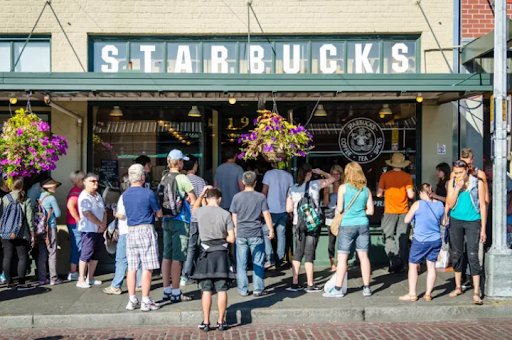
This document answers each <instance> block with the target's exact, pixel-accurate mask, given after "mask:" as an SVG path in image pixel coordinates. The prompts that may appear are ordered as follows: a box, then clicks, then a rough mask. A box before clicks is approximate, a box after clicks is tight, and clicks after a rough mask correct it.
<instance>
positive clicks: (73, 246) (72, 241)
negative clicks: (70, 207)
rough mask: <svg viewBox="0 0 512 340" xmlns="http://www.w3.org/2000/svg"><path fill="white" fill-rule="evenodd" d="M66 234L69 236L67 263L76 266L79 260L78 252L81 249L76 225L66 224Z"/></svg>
mask: <svg viewBox="0 0 512 340" xmlns="http://www.w3.org/2000/svg"><path fill="white" fill-rule="evenodd" d="M67 226H68V234H69V246H70V247H69V248H70V252H69V262H70V263H72V264H76V265H78V261H79V260H80V250H81V249H82V236H81V235H80V234H81V233H80V232H79V231H78V228H77V227H76V224H68V225H67Z"/></svg>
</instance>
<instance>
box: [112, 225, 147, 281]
mask: <svg viewBox="0 0 512 340" xmlns="http://www.w3.org/2000/svg"><path fill="white" fill-rule="evenodd" d="M126 236H127V235H126V234H123V235H119V240H118V241H117V248H116V272H115V274H114V278H113V279H112V283H111V286H112V287H115V288H121V286H122V285H123V281H124V276H125V275H126V270H127V269H128V259H127V258H126ZM141 277H142V270H141V268H140V267H139V269H137V280H136V286H137V287H140V280H141Z"/></svg>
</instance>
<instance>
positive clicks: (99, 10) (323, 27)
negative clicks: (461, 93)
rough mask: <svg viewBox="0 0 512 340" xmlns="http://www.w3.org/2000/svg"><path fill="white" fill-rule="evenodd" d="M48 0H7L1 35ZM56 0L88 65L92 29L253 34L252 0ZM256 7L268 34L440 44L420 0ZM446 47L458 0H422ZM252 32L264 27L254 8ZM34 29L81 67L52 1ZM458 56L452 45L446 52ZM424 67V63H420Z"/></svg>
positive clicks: (71, 65)
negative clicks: (399, 37)
mask: <svg viewBox="0 0 512 340" xmlns="http://www.w3.org/2000/svg"><path fill="white" fill-rule="evenodd" d="M43 5H44V1H42V0H30V1H27V0H0V8H1V9H2V11H0V35H1V34H10V33H17V34H26V33H28V32H30V30H31V29H32V26H33V25H34V23H35V21H36V19H37V17H38V15H39V13H40V11H41V9H42V7H43ZM52 6H53V8H54V9H55V11H56V13H57V14H58V16H59V18H60V20H61V22H62V24H63V25H64V28H65V30H66V32H67V33H68V35H69V37H70V39H71V41H72V43H73V45H74V47H75V49H76V51H77V53H78V55H79V58H80V60H81V61H82V63H83V64H84V66H85V67H87V57H88V56H87V36H88V34H105V35H117V34H133V35H158V34H168V35H194V34H195V35H230V34H240V35H246V34H247V31H248V19H247V2H246V1H245V0H190V1H177V0H146V1H141V0H123V1H121V0H108V1H99V0H89V1H84V0H75V1H70V0H53V1H52ZM252 6H253V8H254V11H255V13H256V15H257V17H258V19H259V21H260V23H261V25H262V27H263V30H264V32H265V33H268V34H285V35H286V34H291V35H294V34H356V35H357V34H400V33H401V34H404V33H407V34H409V33H410V34H421V49H422V53H421V60H422V62H423V61H424V54H423V51H424V50H428V49H437V48H438V46H437V45H436V44H435V41H434V38H433V35H432V34H431V32H430V30H429V28H428V26H427V23H426V21H425V19H424V18H423V16H422V14H421V11H420V9H419V7H418V5H417V4H416V1H414V0H371V1H369V0H358V1H353V0H281V1H275V0H255V1H253V5H252ZM422 6H423V8H424V11H425V13H426V15H427V17H428V18H429V20H430V22H431V25H432V26H433V29H434V32H435V34H436V35H437V37H438V39H439V41H440V44H441V47H442V48H450V47H452V45H453V39H452V31H453V6H452V4H451V2H450V1H444V0H429V1H423V2H422ZM250 22H251V32H252V33H253V34H254V33H259V32H260V29H259V27H258V25H257V23H256V20H255V18H254V16H252V15H251V19H250ZM35 33H46V34H48V33H50V34H51V35H52V71H55V72H70V71H75V72H76V71H81V68H80V66H79V63H78V61H77V60H76V58H75V56H74V54H73V52H72V50H71V48H70V47H69V45H68V43H67V42H66V40H65V37H64V34H62V32H61V30H60V29H59V26H58V24H57V21H56V20H55V18H54V17H53V15H52V13H51V11H50V10H49V8H47V9H46V11H45V13H44V14H43V16H42V18H41V21H40V23H39V25H38V27H37V29H36V31H35ZM447 58H448V60H449V61H450V63H451V60H452V56H451V52H447ZM426 59H427V63H428V65H426V66H427V67H426V69H427V72H429V73H434V72H448V68H447V66H446V64H445V63H444V61H443V58H442V55H441V54H440V53H439V52H437V51H434V52H429V53H428V56H427V58H426ZM421 70H422V72H424V70H425V65H422V67H421Z"/></svg>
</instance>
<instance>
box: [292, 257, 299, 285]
mask: <svg viewBox="0 0 512 340" xmlns="http://www.w3.org/2000/svg"><path fill="white" fill-rule="evenodd" d="M299 272H300V261H295V260H293V261H292V273H293V281H292V283H293V284H295V285H297V284H299Z"/></svg>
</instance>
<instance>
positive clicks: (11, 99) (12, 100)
mask: <svg viewBox="0 0 512 340" xmlns="http://www.w3.org/2000/svg"><path fill="white" fill-rule="evenodd" d="M17 102H18V98H16V97H11V98H9V103H10V104H12V105H16V103H17Z"/></svg>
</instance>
